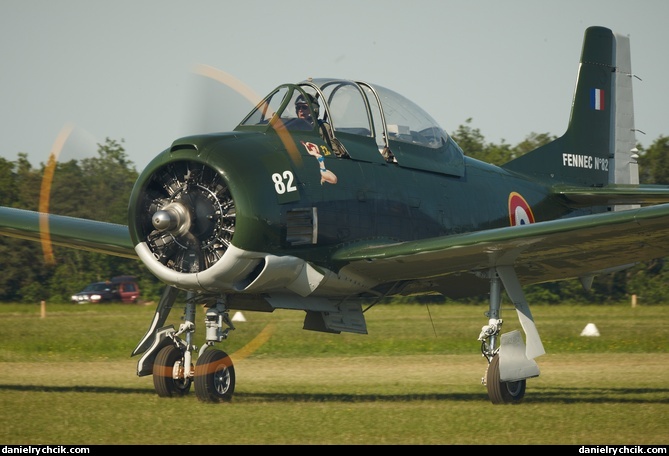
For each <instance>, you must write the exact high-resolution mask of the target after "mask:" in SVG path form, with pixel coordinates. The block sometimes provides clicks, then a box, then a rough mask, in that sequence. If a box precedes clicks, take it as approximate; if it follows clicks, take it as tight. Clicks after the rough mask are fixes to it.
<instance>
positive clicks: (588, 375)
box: [0, 304, 669, 445]
mask: <svg viewBox="0 0 669 456" xmlns="http://www.w3.org/2000/svg"><path fill="white" fill-rule="evenodd" d="M485 310H486V307H485V306H463V305H451V304H448V305H432V306H430V307H429V308H426V307H425V306H422V305H385V306H377V307H374V308H372V309H371V310H370V311H369V312H368V313H367V314H366V317H367V324H368V329H369V334H368V335H356V334H341V335H333V334H324V333H316V332H311V331H304V330H302V329H301V327H302V319H303V313H301V312H295V311H277V312H274V313H272V314H261V313H251V312H245V313H244V316H245V317H246V319H247V321H246V322H239V323H236V326H237V329H236V330H235V331H232V332H231V336H230V338H229V339H228V340H226V341H224V342H223V343H222V344H220V345H219V347H220V348H222V349H224V350H225V351H227V352H228V353H230V354H231V356H232V358H233V361H234V362H235V370H236V374H237V387H236V393H235V397H234V399H233V401H232V403H229V404H205V403H201V402H199V401H197V399H196V397H195V394H194V393H193V392H191V394H190V395H188V396H187V397H184V398H178V399H165V398H159V397H158V396H157V395H156V394H155V392H154V390H153V382H152V380H151V377H137V376H136V374H135V369H136V361H137V359H136V358H131V357H130V353H131V351H132V350H133V349H134V347H135V345H136V344H137V342H138V341H139V340H140V338H141V337H142V336H143V334H144V333H145V331H146V329H147V328H148V325H149V322H150V321H151V318H152V316H153V313H154V308H153V307H152V306H135V305H122V304H117V305H88V306H74V305H48V304H47V307H46V316H45V318H42V317H41V314H40V307H39V306H30V305H14V304H0V315H1V316H2V317H3V342H2V344H1V345H0V361H1V362H2V367H3V368H2V370H0V411H1V412H2V413H0V442H2V443H3V444H73V445H77V444H83V445H85V444H185V443H194V444H585V445H625V444H626V445H632V444H656V445H666V444H667V443H668V442H669V434H668V433H667V429H668V428H669V382H668V381H667V378H669V349H668V347H667V341H668V340H669V338H668V337H667V334H669V331H668V330H669V318H668V317H669V306H652V307H644V306H639V307H635V308H631V307H630V306H623V305H619V306H567V305H560V306H542V305H535V306H533V307H532V311H533V314H534V316H535V320H536V323H537V327H538V329H539V333H540V335H541V337H542V340H543V342H544V346H545V348H546V352H547V354H546V355H544V356H541V357H539V358H538V359H537V362H538V364H539V367H540V369H541V375H540V376H539V377H538V378H535V379H529V380H528V381H527V394H526V397H525V401H524V402H523V403H522V404H520V405H516V406H494V405H492V404H491V403H490V402H489V400H488V398H487V394H486V390H485V387H484V386H483V385H481V377H482V376H483V374H484V371H485V361H484V359H483V358H482V357H481V355H480V346H479V342H478V341H477V340H476V339H477V337H478V334H479V332H480V330H481V326H483V325H484V324H486V323H487V318H486V317H485V316H484V314H483V313H484V311H485ZM172 313H173V315H171V318H170V323H173V324H175V325H178V324H179V317H180V309H175V310H173V311H172ZM503 317H504V318H505V322H504V332H506V331H510V330H513V329H518V328H519V325H518V322H517V318H516V316H515V311H513V310H507V309H504V314H503ZM201 321H202V312H201V311H200V310H199V311H198V316H197V319H196V323H197V324H198V325H199V329H200V331H201V330H202V326H203V324H202V323H201ZM588 323H595V324H596V325H597V328H598V329H599V331H600V334H601V335H600V336H599V337H583V336H580V332H581V331H582V329H583V328H584V327H585V325H587V324H588ZM263 331H264V332H263ZM261 332H262V334H268V333H269V334H271V335H270V336H269V337H268V338H267V340H266V341H265V342H264V343H263V344H260V346H258V347H256V348H255V350H249V346H251V345H252V344H250V343H251V342H252V341H254V338H256V336H258V335H259V334H261ZM256 340H257V339H256ZM196 343H201V341H200V342H198V341H197V340H196ZM247 344H248V345H247Z"/></svg>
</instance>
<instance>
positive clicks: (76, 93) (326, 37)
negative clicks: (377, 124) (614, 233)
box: [0, 0, 669, 170]
mask: <svg viewBox="0 0 669 456" xmlns="http://www.w3.org/2000/svg"><path fill="white" fill-rule="evenodd" d="M591 25H601V26H606V27H609V28H611V29H613V30H614V31H616V32H618V33H622V34H624V35H629V36H630V45H631V52H632V70H633V72H634V73H635V74H636V75H637V76H638V77H639V78H641V80H639V79H635V82H634V101H635V120H636V127H637V128H638V129H639V130H642V131H644V132H645V133H646V134H645V135H643V134H637V140H638V141H639V142H640V143H641V144H642V145H644V146H649V145H650V144H651V143H652V142H653V141H654V140H655V139H657V138H658V137H659V136H669V115H668V114H667V113H666V112H665V111H666V109H667V107H668V106H669V57H667V56H668V55H669V35H668V33H667V30H668V27H669V1H667V0H636V1H631V0H626V1H624V0H560V1H540V0H507V1H493V0H485V1H484V0H462V1H452V0H414V1H406V0H404V1H397V0H337V1H322V0H312V1H305V0H302V1H297V0H282V1H260V0H244V1H241V0H235V1H227V0H188V1H171V0H132V1H130V0H113V1H110V0H105V1H97V0H0V56H1V63H0V65H1V68H2V70H1V71H0V124H1V125H2V147H1V149H0V156H2V157H5V158H7V159H9V160H15V159H16V158H17V154H18V153H19V152H25V153H27V154H28V158H29V159H30V160H31V162H32V163H33V164H34V165H39V163H40V162H45V161H46V159H47V157H48V154H49V152H50V151H51V149H52V147H53V146H54V142H55V141H56V138H57V137H58V134H59V132H60V131H62V130H63V129H64V128H65V127H66V126H67V125H73V126H74V131H73V134H72V135H71V137H70V140H69V141H68V143H66V145H65V147H64V149H63V152H62V154H61V156H60V160H68V159H72V158H77V159H80V158H84V157H87V156H97V155H96V154H97V145H96V144H97V143H103V142H104V140H105V138H111V139H114V140H117V141H121V140H123V141H124V142H123V146H124V147H125V149H126V152H127V154H128V156H129V158H130V159H131V160H132V161H133V162H134V163H135V165H136V166H137V168H138V170H141V168H143V167H144V166H145V165H146V164H147V163H148V161H149V160H150V159H151V158H153V156H155V155H156V154H157V153H158V152H160V151H162V150H164V149H165V148H167V147H169V145H170V143H171V142H172V140H174V139H176V138H177V137H180V136H183V135H186V134H191V133H194V132H197V131H198V130H200V129H204V128H206V129H211V125H210V124H211V123H212V120H213V121H215V124H216V125H219V124H220V128H221V129H231V128H233V127H234V126H235V125H236V124H237V123H238V121H239V120H240V117H241V116H242V115H243V114H244V113H245V112H246V111H248V109H247V107H246V106H243V107H241V106H240V103H239V100H238V99H237V100H235V99H231V98H230V97H229V96H228V95H229V94H228V92H226V89H224V88H222V87H220V84H219V85H218V87H216V84H213V83H212V82H211V81H210V82H207V80H206V79H204V78H203V77H201V76H197V75H196V74H195V73H194V68H195V67H196V66H197V65H203V64H204V65H209V66H211V67H214V68H216V69H219V70H223V71H225V72H227V73H229V74H230V75H232V76H234V77H235V78H237V79H239V80H241V81H242V82H244V83H245V84H246V85H247V86H249V87H250V88H251V89H253V90H254V91H255V92H256V93H257V94H258V95H265V94H266V93H267V92H269V91H270V90H272V89H273V88H274V87H276V86H278V85H279V84H282V83H286V82H298V81H301V80H303V79H305V78H307V77H341V78H348V79H360V80H365V81H369V82H373V83H377V84H380V85H383V86H386V87H388V88H390V89H392V90H395V91H396V92H399V93H401V94H403V95H404V96H406V97H407V98H409V99H412V100H413V101H415V102H416V103H417V104H419V105H420V106H422V107H423V108H425V110H426V111H427V112H428V113H430V114H431V115H432V117H434V118H435V119H436V120H437V122H439V123H440V124H441V126H442V127H443V128H444V129H445V130H446V131H447V132H449V133H450V132H453V131H455V130H456V129H457V127H458V126H459V125H462V124H464V123H465V122H466V120H467V119H468V118H471V119H472V123H471V126H472V127H473V128H478V129H479V130H480V131H481V133H482V134H483V136H484V137H485V139H486V140H487V141H488V142H491V143H500V142H502V140H504V141H505V142H506V143H510V144H512V145H515V144H517V143H518V142H520V141H522V140H523V139H525V137H526V136H527V135H529V134H530V133H532V132H535V133H549V134H553V135H561V134H562V133H563V132H564V130H565V128H566V125H567V121H568V118H569V112H570V107H571V101H572V95H573V91H574V84H575V81H576V71H577V69H578V61H579V58H580V52H581V46H582V40H583V33H584V31H585V29H586V28H587V27H588V26H591ZM219 92H220V93H219ZM205 101H206V103H205ZM205 105H206V106H205ZM203 112H206V113H207V115H208V116H210V118H209V119H208V121H206V122H205V120H204V119H203V116H202V113H203ZM205 124H206V127H205V126H203V125H205Z"/></svg>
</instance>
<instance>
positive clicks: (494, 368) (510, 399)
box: [486, 355, 527, 404]
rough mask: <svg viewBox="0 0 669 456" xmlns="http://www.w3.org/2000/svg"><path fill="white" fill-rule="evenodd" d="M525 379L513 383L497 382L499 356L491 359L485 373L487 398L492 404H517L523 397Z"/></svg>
mask: <svg viewBox="0 0 669 456" xmlns="http://www.w3.org/2000/svg"><path fill="white" fill-rule="evenodd" d="M526 383H527V381H526V380H525V379H522V380H518V381H515V382H500V381H499V355H495V356H493V357H492V360H491V361H490V364H489V365H488V369H487V371H486V387H487V388H488V397H489V398H490V402H492V403H493V404H519V403H520V402H521V401H522V400H523V397H525V386H526Z"/></svg>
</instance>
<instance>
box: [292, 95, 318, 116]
mask: <svg viewBox="0 0 669 456" xmlns="http://www.w3.org/2000/svg"><path fill="white" fill-rule="evenodd" d="M306 95H307V98H306V99H305V98H304V95H302V94H300V96H299V97H297V99H296V100H295V108H297V106H298V105H306V106H309V105H311V111H312V112H313V113H314V116H316V117H318V109H319V107H318V102H317V101H316V99H315V98H314V97H313V96H311V95H309V94H306Z"/></svg>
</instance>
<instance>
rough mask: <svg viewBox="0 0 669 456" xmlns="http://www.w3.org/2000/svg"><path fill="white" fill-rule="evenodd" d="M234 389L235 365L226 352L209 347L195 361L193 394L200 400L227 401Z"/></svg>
mask: <svg viewBox="0 0 669 456" xmlns="http://www.w3.org/2000/svg"><path fill="white" fill-rule="evenodd" d="M234 391H235V367H234V366H233V365H232V360H231V359H230V357H229V356H228V354H227V353H225V352H223V351H221V350H213V349H209V350H207V351H205V352H204V353H203V354H202V356H200V357H199V358H198V360H197V363H195V394H196V395H197V398H198V399H199V400H201V401H202V402H224V401H225V402H228V401H230V400H231V399H232V393H234Z"/></svg>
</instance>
